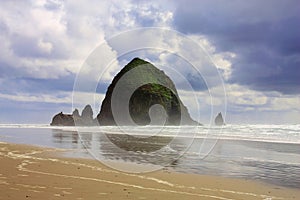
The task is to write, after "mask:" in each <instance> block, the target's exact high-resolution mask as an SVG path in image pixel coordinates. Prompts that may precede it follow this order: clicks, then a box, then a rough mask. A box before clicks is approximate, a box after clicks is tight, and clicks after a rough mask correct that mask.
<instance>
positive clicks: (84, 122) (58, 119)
mask: <svg viewBox="0 0 300 200" xmlns="http://www.w3.org/2000/svg"><path fill="white" fill-rule="evenodd" d="M50 125H51V126H75V125H77V126H93V125H96V124H95V120H94V119H93V110H92V107H91V106H90V105H86V106H85V107H84V109H83V110H82V114H81V116H80V115H79V111H78V110H77V109H75V110H74V111H73V113H72V115H70V114H63V113H62V112H60V113H58V114H57V115H55V116H54V117H53V118H52V122H51V123H50Z"/></svg>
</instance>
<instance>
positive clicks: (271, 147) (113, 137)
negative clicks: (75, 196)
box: [0, 124, 300, 188]
mask: <svg viewBox="0 0 300 200" xmlns="http://www.w3.org/2000/svg"><path fill="white" fill-rule="evenodd" d="M0 141H3V142H12V143H20V144H30V145H38V146H46V147H55V148H63V149H71V150H75V151H72V153H69V154H66V155H67V156H75V157H86V158H93V159H94V158H97V159H98V160H100V161H103V160H111V161H120V162H131V163H137V164H152V165H156V166H160V167H165V168H171V169H173V170H176V171H180V172H184V173H198V174H208V175H218V176H219V175H221V176H226V177H235V178H245V179H254V180H260V181H265V182H268V183H272V184H277V185H280V186H286V187H294V188H300V125H226V126H224V127H213V126H212V127H210V126H200V127H192V126H183V127H175V126H167V127H155V126H151V127H150V126H143V127H110V126H105V127H51V126H48V125H24V124H9V125H7V124H2V125H0Z"/></svg>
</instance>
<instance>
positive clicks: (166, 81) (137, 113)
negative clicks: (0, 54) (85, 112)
mask: <svg viewBox="0 0 300 200" xmlns="http://www.w3.org/2000/svg"><path fill="white" fill-rule="evenodd" d="M141 66H143V67H141ZM129 71H130V73H133V74H131V76H129V77H130V78H127V74H126V72H129ZM123 76H124V77H123ZM145 80H146V82H147V81H148V83H147V84H142V85H141V86H140V87H138V88H135V87H136V86H135V85H136V84H138V83H143V81H145ZM119 81H120V82H119ZM117 84H118V86H117ZM116 87H118V89H117V91H120V94H117V96H118V97H119V98H117V99H116V100H115V102H114V106H120V108H121V107H122V106H129V114H130V117H131V119H132V120H133V121H134V123H135V124H137V125H148V124H153V125H155V124H159V123H161V120H160V119H159V117H162V119H163V118H164V116H163V113H162V112H161V110H163V109H153V110H150V115H151V113H152V114H153V116H154V117H151V116H152V115H151V116H149V109H150V108H152V107H151V106H153V105H156V104H158V105H160V106H161V107H162V108H164V110H165V114H166V116H165V120H166V121H165V123H164V124H165V125H180V124H185V125H189V124H190V125H191V124H198V123H197V122H195V121H194V120H193V119H192V118H191V117H190V115H189V113H188V110H187V108H186V107H185V106H184V105H183V103H182V102H181V100H180V99H179V97H178V94H177V90H176V88H175V85H174V83H173V82H172V81H171V79H170V78H169V77H168V76H167V75H166V74H165V73H164V72H163V71H161V70H159V69H157V68H156V67H155V66H154V65H152V64H151V63H149V62H146V61H144V60H142V59H139V58H135V59H133V60H132V61H131V62H130V63H128V64H127V65H126V66H125V67H124V68H123V69H122V70H121V71H120V72H119V73H118V74H117V75H116V76H115V78H114V79H113V81H112V83H111V84H110V85H109V87H108V89H107V92H106V95H105V98H104V100H103V102H102V105H101V110H100V113H99V114H98V116H97V120H98V122H99V124H100V125H116V120H115V119H114V116H113V111H112V95H113V92H114V89H115V88H116ZM133 89H134V90H133ZM132 90H133V91H134V92H133V93H132V94H128V93H126V92H128V91H132ZM126 95H130V99H129V105H128V104H127V105H126V104H124V101H126V99H125V100H124V98H123V97H124V96H126ZM121 110H122V109H121ZM117 114H118V115H119V116H118V118H119V119H120V118H121V119H122V120H124V123H125V124H124V125H131V124H126V120H127V119H126V118H128V116H124V117H123V116H122V114H124V113H123V112H119V113H117ZM120 116H121V117H120ZM122 117H123V118H122ZM151 119H152V121H151ZM181 119H182V121H181ZM118 125H119V124H118Z"/></svg>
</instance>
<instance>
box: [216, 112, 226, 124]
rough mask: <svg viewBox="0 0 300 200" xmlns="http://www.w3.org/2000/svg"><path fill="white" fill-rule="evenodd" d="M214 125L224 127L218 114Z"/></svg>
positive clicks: (220, 115) (220, 114)
mask: <svg viewBox="0 0 300 200" xmlns="http://www.w3.org/2000/svg"><path fill="white" fill-rule="evenodd" d="M215 125H217V126H223V125H225V123H224V120H223V116H222V113H219V114H218V115H217V117H216V118H215Z"/></svg>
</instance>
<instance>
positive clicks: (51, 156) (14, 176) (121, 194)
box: [0, 142, 300, 200]
mask: <svg viewBox="0 0 300 200" xmlns="http://www.w3.org/2000/svg"><path fill="white" fill-rule="evenodd" d="M66 151H68V150H64V149H55V148H47V147H44V148H43V147H36V146H30V145H21V144H11V143H5V142H0V160H1V161H0V162H1V168H0V199H23V198H28V199H41V198H46V199H55V198H59V197H63V198H64V199H78V200H80V199H155V198H156V199H171V198H172V199H174V200H176V199H222V200H229V199H296V197H297V196H300V191H299V190H297V189H293V188H285V187H280V186H276V185H271V184H266V183H261V182H258V181H253V180H245V179H234V178H225V177H221V176H210V175H198V174H188V173H178V172H174V171H170V170H167V171H166V170H159V171H155V172H149V173H145V174H129V173H125V172H121V171H117V170H114V169H111V168H109V167H107V166H105V165H104V164H102V163H100V162H99V161H97V160H89V159H85V158H66V157H64V156H62V155H61V152H66Z"/></svg>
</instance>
